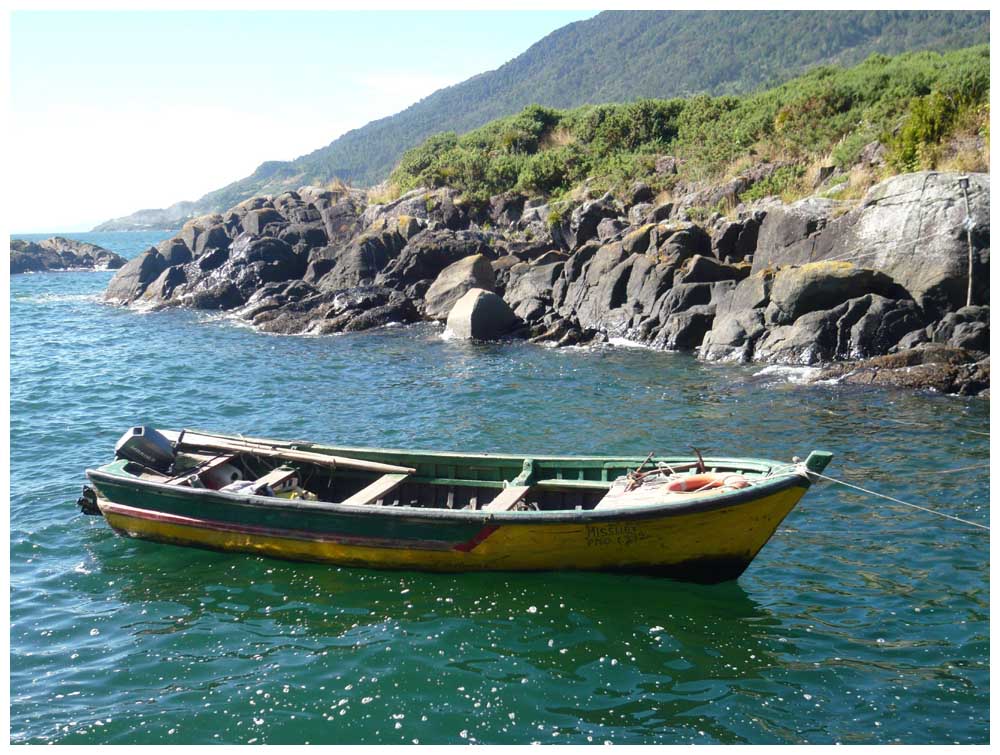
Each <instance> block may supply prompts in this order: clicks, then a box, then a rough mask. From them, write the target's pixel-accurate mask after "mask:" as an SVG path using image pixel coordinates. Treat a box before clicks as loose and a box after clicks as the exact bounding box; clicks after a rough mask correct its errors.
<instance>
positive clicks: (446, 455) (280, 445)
mask: <svg viewBox="0 0 1000 755" xmlns="http://www.w3.org/2000/svg"><path fill="white" fill-rule="evenodd" d="M159 432H161V433H163V434H164V435H165V436H167V437H168V438H175V437H176V436H178V435H179V433H180V431H177V430H164V429H159ZM183 432H184V433H185V434H194V435H201V436H205V437H209V438H221V439H225V440H232V441H236V442H244V443H259V444H261V445H265V446H268V447H271V448H273V449H275V450H286V451H310V452H312V453H320V454H323V453H325V454H326V455H328V456H335V455H347V456H350V455H352V454H353V455H355V456H357V455H359V454H360V455H361V457H362V458H363V456H364V454H376V455H382V454H385V455H387V456H420V457H426V458H427V459H428V460H433V459H441V460H444V459H455V458H458V459H482V460H496V461H506V462H515V461H517V462H521V463H523V462H524V461H525V460H528V459H530V460H531V461H534V462H536V463H567V464H573V463H579V462H586V463H601V464H608V463H619V464H628V465H631V464H632V463H635V464H636V466H638V465H639V464H641V463H642V462H643V459H644V458H645V459H646V463H647V464H652V463H656V462H669V463H676V464H684V463H688V462H691V461H694V460H695V459H694V457H681V456H654V457H652V458H651V459H650V458H648V457H643V456H642V455H641V454H637V455H635V456H626V455H618V456H602V455H596V454H594V455H590V454H582V455H581V454H576V455H543V454H512V453H500V452H492V451H429V450H419V449H412V448H376V447H373V446H332V445H326V444H324V443H315V442H312V441H305V440H275V439H273V438H257V437H252V436H247V435H242V436H241V435H225V434H221V433H211V432H205V431H203V430H195V429H193V428H192V429H186V430H184V431H183ZM251 450H252V449H247V451H248V452H250V451H251ZM704 461H705V465H706V466H713V465H721V466H737V467H738V466H739V465H741V464H742V465H743V467H742V468H744V469H748V468H749V467H760V469H759V470H755V471H764V468H769V469H774V468H775V467H785V466H791V464H790V463H789V462H781V461H776V460H774V459H765V458H755V457H724V458H723V457H712V458H706V459H705V460H704ZM567 482H570V483H572V482H574V481H573V480H569V479H568V480H567ZM608 485H609V486H610V485H611V481H608Z"/></svg>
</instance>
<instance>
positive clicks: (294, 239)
mask: <svg viewBox="0 0 1000 755" xmlns="http://www.w3.org/2000/svg"><path fill="white" fill-rule="evenodd" d="M278 238H279V239H281V240H282V241H284V242H285V243H287V244H289V245H291V246H293V247H294V246H296V245H298V244H302V245H303V246H304V247H305V248H306V249H310V250H311V249H316V248H319V247H324V246H326V245H327V244H328V243H329V241H330V240H329V238H328V237H327V235H326V229H325V228H324V227H323V226H322V224H318V223H313V224H308V225H307V224H304V223H292V224H290V225H287V226H285V227H284V228H282V229H281V231H279V232H278Z"/></svg>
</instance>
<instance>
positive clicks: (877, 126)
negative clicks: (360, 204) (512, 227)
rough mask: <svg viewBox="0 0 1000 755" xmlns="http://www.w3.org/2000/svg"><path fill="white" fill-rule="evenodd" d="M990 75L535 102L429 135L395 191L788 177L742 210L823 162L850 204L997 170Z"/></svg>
mask: <svg viewBox="0 0 1000 755" xmlns="http://www.w3.org/2000/svg"><path fill="white" fill-rule="evenodd" d="M989 65H990V60H989V46H988V45H980V46H977V47H970V48H966V49H963V50H956V51H952V52H948V53H944V54H939V53H933V52H919V53H908V54H904V55H899V56H896V57H892V58H890V57H887V56H884V55H873V56H871V57H870V58H868V59H867V60H866V61H865V62H864V63H862V64H860V65H857V66H854V67H853V68H846V69H845V68H837V67H832V66H824V67H820V68H816V69H814V70H812V71H810V72H809V73H807V74H805V75H803V76H801V77H799V78H796V79H793V80H791V81H789V82H787V83H785V84H783V85H781V86H778V87H775V88H773V89H768V90H765V91H761V92H758V93H755V94H751V95H745V96H721V97H710V96H707V95H700V96H696V97H692V98H688V99H680V98H676V99H669V100H653V99H644V100H639V101H636V102H633V103H629V104H623V105H591V106H585V107H581V108H577V109H574V110H564V111H561V110H555V109H552V108H545V107H541V106H538V105H533V106H530V107H528V108H525V109H524V110H523V111H522V112H520V113H519V114H517V115H514V116H511V117H508V118H502V119H499V120H495V121H492V122H490V123H488V124H486V125H485V126H482V127H481V128H478V129H476V130H474V131H471V132H469V133H467V134H465V135H463V136H458V135H456V134H455V133H452V132H447V133H441V134H437V135H435V136H432V137H430V138H429V139H427V140H426V141H425V142H424V143H423V144H421V145H420V146H419V147H415V148H414V149H411V150H409V151H408V152H406V153H405V154H404V155H403V157H402V159H401V160H400V162H399V164H398V166H397V167H396V169H395V170H394V171H393V173H392V175H391V176H390V178H389V182H388V186H387V187H386V189H385V190H384V192H385V193H386V194H387V195H393V194H394V195H398V194H399V193H401V192H404V191H408V190H410V189H413V188H416V187H418V186H426V187H439V186H451V187H454V188H457V189H459V190H461V191H462V193H463V194H464V196H465V197H466V198H467V199H469V200H471V201H485V200H486V199H487V198H488V197H490V196H493V195H495V194H499V193H502V192H506V191H518V192H523V193H525V194H529V195H541V196H545V197H549V198H552V199H560V198H565V197H567V196H568V195H569V194H570V193H571V192H573V190H574V188H576V189H577V191H579V185H580V184H581V183H582V182H584V181H587V186H588V188H589V189H590V190H592V191H597V192H602V191H605V190H608V189H610V190H612V191H615V192H616V193H619V194H624V193H625V192H626V191H627V190H628V187H629V186H630V185H632V184H633V183H634V182H635V181H639V180H641V181H644V182H646V183H648V184H649V185H650V186H651V187H652V188H653V189H654V191H657V192H661V193H663V196H669V192H670V191H671V190H672V189H674V188H675V187H677V184H678V183H679V182H681V181H683V182H685V183H686V184H688V185H690V184H691V183H700V184H708V183H711V182H716V181H719V180H722V179H726V178H728V177H732V176H735V175H738V174H739V173H740V172H741V171H743V170H746V169H748V168H750V167H752V166H754V165H758V164H760V163H765V162H772V163H780V164H781V165H782V167H780V168H779V169H778V170H776V171H775V172H774V173H773V174H772V175H771V176H769V177H768V178H766V179H764V180H763V181H760V182H759V183H757V184H756V185H754V186H753V187H751V188H750V189H749V190H747V191H745V192H744V193H743V194H742V195H741V198H742V199H743V200H744V201H746V200H752V199H755V198H758V197H762V196H767V195H772V194H774V195H779V196H782V197H783V198H785V199H794V198H797V197H799V196H803V195H805V194H808V193H811V191H812V187H813V185H814V182H815V179H816V176H817V173H818V169H819V166H821V165H835V166H837V167H838V168H839V169H840V170H841V172H842V175H840V176H838V181H839V182H838V183H836V185H835V186H834V187H832V188H831V189H830V190H829V193H828V195H830V196H835V197H837V198H851V197H855V196H860V195H861V194H862V193H863V192H864V190H865V189H867V187H868V186H870V185H871V183H872V182H874V181H875V180H878V179H879V178H881V177H882V176H883V175H887V174H894V173H901V172H909V171H914V170H921V169H934V168H938V169H957V170H962V171H969V170H988V169H989V168H988V166H989V152H988V150H989V147H988V145H989V80H990V73H989V70H990V69H989ZM874 141H879V142H881V143H882V144H883V145H884V146H885V148H886V164H885V167H884V168H883V169H882V170H881V172H880V174H879V173H876V172H873V171H872V170H870V169H868V168H866V167H865V166H863V165H859V158H860V156H861V154H862V150H863V149H864V148H865V146H866V145H868V144H870V143H871V142H874ZM984 145H985V146H984ZM659 155H673V156H676V157H678V158H680V164H679V167H678V173H677V174H673V173H666V172H665V173H659V174H658V173H657V172H656V158H657V156H659ZM845 176H846V177H845ZM717 209H723V210H724V209H725V208H717Z"/></svg>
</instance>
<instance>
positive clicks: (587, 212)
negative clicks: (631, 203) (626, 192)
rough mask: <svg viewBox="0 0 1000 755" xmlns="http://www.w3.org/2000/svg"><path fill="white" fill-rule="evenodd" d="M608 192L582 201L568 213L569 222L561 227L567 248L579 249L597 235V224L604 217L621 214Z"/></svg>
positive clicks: (613, 216)
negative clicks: (596, 197)
mask: <svg viewBox="0 0 1000 755" xmlns="http://www.w3.org/2000/svg"><path fill="white" fill-rule="evenodd" d="M622 214H623V213H622V211H621V208H619V207H618V205H617V204H616V203H615V201H614V198H613V197H612V196H611V194H610V192H609V193H607V194H605V195H604V196H602V197H601V198H600V199H593V200H590V201H587V202H584V203H582V204H581V205H579V206H578V207H576V208H575V209H574V210H573V212H572V213H571V214H570V217H569V222H568V223H565V224H564V225H563V226H562V227H561V228H560V231H561V239H562V242H563V244H564V245H565V247H566V248H567V249H569V250H571V251H572V250H574V249H579V248H580V247H581V246H583V244H584V243H585V242H587V241H590V240H591V239H593V238H596V237H597V226H598V225H600V223H601V221H602V220H604V219H605V218H617V217H620V216H621V215H622Z"/></svg>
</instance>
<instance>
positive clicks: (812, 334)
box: [753, 294, 923, 364]
mask: <svg viewBox="0 0 1000 755" xmlns="http://www.w3.org/2000/svg"><path fill="white" fill-rule="evenodd" d="M921 324H923V319H922V316H921V313H920V310H919V309H918V308H917V306H916V304H915V303H914V302H913V301H912V300H895V299H887V298H885V297H883V296H877V295H872V294H869V295H866V296H862V297H858V298H855V299H851V300H849V301H846V302H844V303H842V304H840V305H839V306H837V307H834V308H833V309H828V310H814V311H809V312H806V313H805V314H803V315H801V316H800V317H798V318H797V319H796V320H795V321H794V322H792V323H791V324H788V325H777V326H773V325H772V327H770V329H769V330H768V331H767V332H766V333H765V334H764V335H763V336H762V337H761V338H760V340H759V341H757V343H756V344H755V345H754V353H753V358H754V359H755V360H757V361H766V362H779V363H784V364H816V363H819V362H829V361H833V360H837V359H851V358H855V359H856V358H863V357H868V356H872V355H875V354H884V353H886V352H888V351H889V349H890V348H891V347H892V346H894V345H895V344H896V343H898V342H899V340H900V339H901V338H902V337H903V336H904V335H906V334H907V333H909V332H911V331H912V330H914V329H915V328H917V327H919V326H920V325H921Z"/></svg>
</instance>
